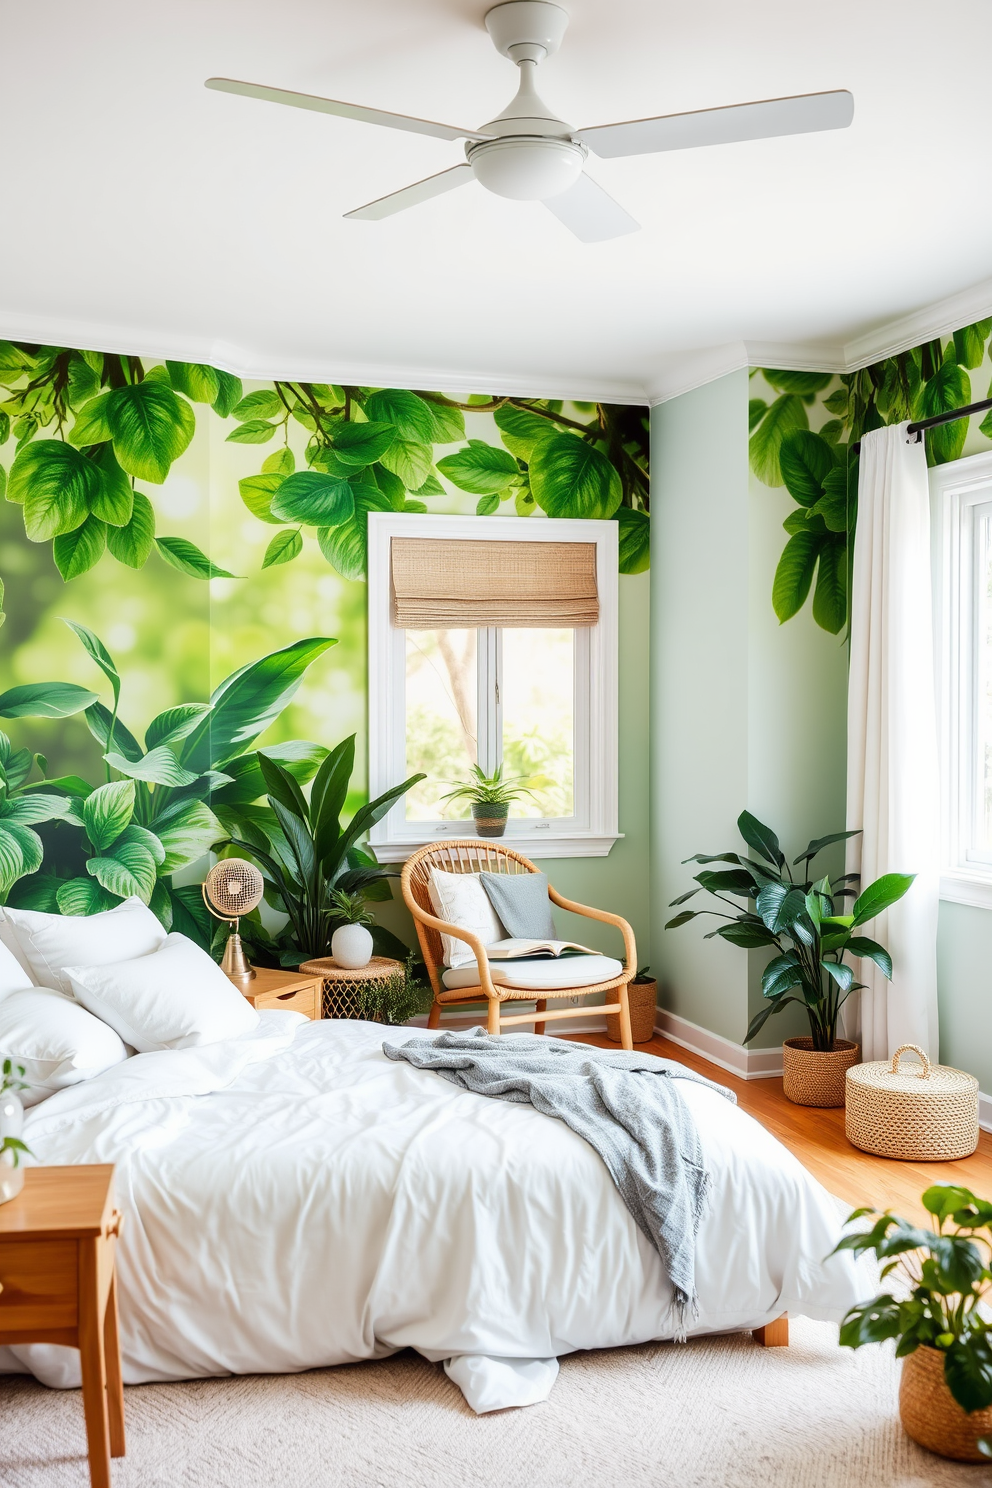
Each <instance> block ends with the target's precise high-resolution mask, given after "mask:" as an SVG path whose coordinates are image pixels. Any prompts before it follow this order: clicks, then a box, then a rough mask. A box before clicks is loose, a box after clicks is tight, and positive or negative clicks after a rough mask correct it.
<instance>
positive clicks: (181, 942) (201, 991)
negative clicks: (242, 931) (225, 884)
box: [0, 932, 259, 1054]
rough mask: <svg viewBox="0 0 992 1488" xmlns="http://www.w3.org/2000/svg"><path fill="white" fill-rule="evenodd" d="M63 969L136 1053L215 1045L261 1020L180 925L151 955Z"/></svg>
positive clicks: (79, 993)
mask: <svg viewBox="0 0 992 1488" xmlns="http://www.w3.org/2000/svg"><path fill="white" fill-rule="evenodd" d="M65 974H66V976H67V977H68V978H69V981H70V982H71V984H72V990H73V992H74V993H75V996H76V999H77V1001H79V1002H81V1003H82V1004H83V1007H86V1008H89V1010H90V1012H91V1013H95V1014H96V1016H97V1017H98V1018H102V1019H103V1021H104V1022H105V1023H109V1024H110V1026H111V1028H116V1030H117V1032H118V1033H119V1034H120V1036H121V1038H122V1039H124V1041H125V1042H126V1043H128V1044H132V1045H133V1046H134V1048H135V1049H137V1051H138V1053H139V1054H151V1053H153V1052H154V1051H156V1050H158V1049H190V1048H192V1047H193V1046H194V1045H196V1044H216V1043H218V1042H219V1041H220V1040H221V1039H228V1038H237V1037H238V1036H239V1034H242V1033H250V1032H251V1030H252V1029H253V1028H257V1027H258V1021H259V1019H258V1014H257V1013H256V1011H255V1009H254V1008H253V1007H252V1005H251V1003H250V1002H249V1001H248V999H247V998H246V997H243V996H242V995H241V993H240V992H239V991H238V989H237V987H235V986H234V985H233V984H232V983H231V982H229V981H228V979H227V977H226V976H225V975H224V973H223V972H222V971H221V969H220V967H219V966H218V965H217V963H216V962H215V961H213V960H211V958H210V957H209V956H208V955H207V953H206V951H201V950H200V947H199V946H198V945H194V944H193V942H192V941H191V940H187V938H186V936H185V935H179V934H177V933H176V932H173V934H171V935H167V936H166V938H165V941H164V943H163V945H162V946H161V948H160V949H159V950H157V951H152V952H151V953H150V954H149V955H147V956H137V957H135V958H134V959H133V960H130V961H117V962H114V964H113V965H109V966H108V965H105V964H104V965H98V966H67V967H66V969H65ZM0 1006H2V1004H0Z"/></svg>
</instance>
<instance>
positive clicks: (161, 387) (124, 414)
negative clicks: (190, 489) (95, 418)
mask: <svg viewBox="0 0 992 1488" xmlns="http://www.w3.org/2000/svg"><path fill="white" fill-rule="evenodd" d="M106 419H107V424H108V425H109V427H110V432H111V436H112V438H113V441H114V454H115V455H116V456H117V460H118V463H119V464H120V465H121V466H122V467H123V469H124V470H126V471H127V473H128V475H134V476H137V478H138V479H139V480H148V481H154V482H155V484H156V485H161V484H162V482H163V481H164V480H165V478H166V476H167V475H168V473H169V470H170V469H171V467H172V463H173V461H174V460H178V458H179V456H180V455H181V454H182V453H183V452H184V450H186V448H187V447H188V445H189V442H190V440H191V439H192V437H193V431H194V428H195V427H196V420H195V417H194V414H193V410H192V409H191V408H190V406H189V404H188V403H185V402H184V401H183V399H182V398H179V397H177V395H176V394H175V393H174V392H173V391H172V388H171V387H170V386H169V385H168V383H166V382H162V381H159V380H157V379H156V380H152V379H149V378H146V379H145V381H144V382H136V383H131V384H130V385H129V386H126V387H119V388H114V390H113V392H112V393H111V394H110V397H109V398H108V400H107V407H106Z"/></svg>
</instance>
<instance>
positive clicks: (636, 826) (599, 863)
mask: <svg viewBox="0 0 992 1488" xmlns="http://www.w3.org/2000/svg"><path fill="white" fill-rule="evenodd" d="M650 594H651V575H650V573H642V574H623V575H622V576H621V578H620V831H621V832H622V833H623V836H622V837H621V839H620V841H619V842H617V843H616V844H615V845H614V847H613V849H612V851H611V852H610V854H609V856H608V857H606V858H547V859H545V858H541V859H540V860H539V861H540V866H541V867H542V868H543V869H544V871H545V872H546V873H547V875H548V877H549V879H550V880H551V882H552V883H553V884H554V886H555V888H556V889H558V890H559V892H560V893H562V894H565V895H566V896H567V897H568V898H572V899H577V900H578V901H579V902H580V903H584V904H594V905H597V906H598V907H599V908H601V909H611V910H614V911H615V912H616V913H617V914H622V915H624V916H625V917H626V918H627V919H628V920H629V921H630V923H631V925H632V927H633V930H634V934H635V936H636V937H637V959H638V963H639V964H640V965H641V966H644V965H645V964H646V963H648V962H650V960H651V957H652V954H653V951H652V946H651V925H652V913H653V912H652V900H651V895H650V892H649V883H648V862H649V851H650V834H649V818H648V791H649V763H650V748H649V728H650V719H649V711H648V653H649V635H650ZM393 892H394V903H393V904H392V905H391V906H389V907H388V908H387V906H386V905H382V906H379V905H377V906H376V918H377V919H378V920H380V921H381V922H382V923H383V924H385V925H388V927H389V929H391V930H393V931H395V932H396V934H397V935H400V936H402V937H403V938H404V939H405V940H408V942H409V943H410V944H413V943H414V940H413V936H414V931H413V926H412V922H411V920H410V917H409V915H408V914H407V911H406V909H405V907H404V906H403V905H402V904H401V903H397V902H395V900H396V899H397V898H398V896H399V889H398V887H394V891H393ZM555 920H556V923H557V925H558V929H559V930H560V931H561V933H562V935H563V936H564V937H566V938H567V939H571V940H578V941H581V942H582V943H583V944H586V945H591V946H593V947H595V949H597V950H603V951H606V952H609V954H610V955H614V956H616V955H619V954H620V953H621V952H622V949H623V943H622V941H621V939H620V937H619V935H618V934H617V932H616V931H615V930H613V929H611V928H610V927H609V926H606V925H596V924H595V922H594V921H592V920H586V919H580V918H579V917H578V916H576V915H570V914H565V913H563V912H562V911H561V910H556V911H555Z"/></svg>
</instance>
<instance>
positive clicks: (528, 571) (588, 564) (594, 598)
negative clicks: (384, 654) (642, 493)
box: [391, 537, 599, 630]
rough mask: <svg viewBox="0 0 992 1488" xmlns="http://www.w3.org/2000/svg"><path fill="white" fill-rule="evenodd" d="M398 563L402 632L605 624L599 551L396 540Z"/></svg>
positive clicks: (397, 621)
mask: <svg viewBox="0 0 992 1488" xmlns="http://www.w3.org/2000/svg"><path fill="white" fill-rule="evenodd" d="M391 559H392V570H393V624H394V625H395V626H397V627H398V628H399V629H400V630H447V629H461V628H464V629H472V628H473V627H475V626H479V625H500V626H506V627H512V628H516V629H520V628H522V627H530V628H533V629H549V630H552V629H562V628H564V627H566V626H578V625H595V624H596V623H597V622H598V620H599V594H598V591H597V589H596V545H595V543H586V542H473V541H464V542H463V541H461V540H460V539H458V538H429V537H426V538H424V537H394V538H393V539H392V551H391Z"/></svg>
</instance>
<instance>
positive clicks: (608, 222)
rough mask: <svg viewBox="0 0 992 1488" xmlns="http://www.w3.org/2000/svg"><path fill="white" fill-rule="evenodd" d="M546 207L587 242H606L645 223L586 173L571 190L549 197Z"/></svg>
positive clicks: (638, 229) (633, 230)
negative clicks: (637, 218)
mask: <svg viewBox="0 0 992 1488" xmlns="http://www.w3.org/2000/svg"><path fill="white" fill-rule="evenodd" d="M544 205H545V206H546V207H547V209H548V211H549V212H553V213H554V215H555V216H556V217H557V218H558V221H559V222H561V223H563V224H564V226H565V227H567V228H568V230H569V232H573V233H574V234H575V236H576V237H577V238H581V240H582V242H583V243H603V242H605V241H606V239H607V238H622V237H624V235H625V234H626V233H632V232H639V231H640V226H641V224H640V223H639V222H637V221H636V220H635V219H634V218H633V217H631V215H630V213H629V212H625V211H624V209H623V207H621V205H620V203H619V202H615V201H614V200H613V198H612V196H610V194H609V192H607V191H604V190H603V188H602V186H600V185H598V184H597V182H595V181H594V180H593V179H592V176H587V175H585V174H583V175H581V176H580V177H579V179H578V180H577V181H576V183H575V185H574V186H570V187H569V188H568V190H567V191H563V192H562V193H561V194H560V195H559V196H552V197H549V198H548V200H547V201H546V202H545V203H544Z"/></svg>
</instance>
